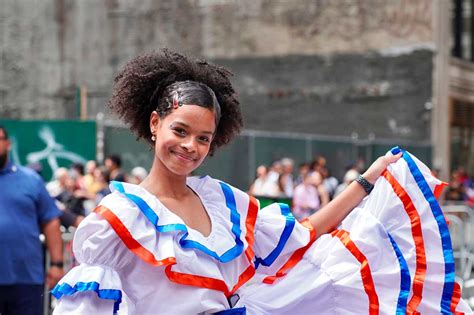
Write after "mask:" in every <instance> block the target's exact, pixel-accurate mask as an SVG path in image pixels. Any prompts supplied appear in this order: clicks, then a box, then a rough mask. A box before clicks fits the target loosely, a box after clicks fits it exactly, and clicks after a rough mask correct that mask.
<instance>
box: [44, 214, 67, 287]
mask: <svg viewBox="0 0 474 315" xmlns="http://www.w3.org/2000/svg"><path fill="white" fill-rule="evenodd" d="M59 227H60V223H59V218H55V219H52V220H50V221H48V222H46V223H44V224H43V225H42V228H43V234H44V236H45V238H46V247H47V248H48V251H49V255H50V258H51V263H52V264H51V266H49V268H48V278H47V280H46V282H47V285H48V287H49V288H50V289H52V288H53V287H54V286H55V285H56V283H58V281H59V280H60V279H61V278H62V276H63V275H64V269H63V267H62V264H63V261H64V260H63V239H62V236H61V230H60V228H59Z"/></svg>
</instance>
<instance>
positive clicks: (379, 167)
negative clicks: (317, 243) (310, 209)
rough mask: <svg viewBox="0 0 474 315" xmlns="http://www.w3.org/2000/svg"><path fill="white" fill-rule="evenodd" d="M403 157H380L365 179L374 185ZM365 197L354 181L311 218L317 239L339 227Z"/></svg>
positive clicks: (362, 189) (399, 155)
mask: <svg viewBox="0 0 474 315" xmlns="http://www.w3.org/2000/svg"><path fill="white" fill-rule="evenodd" d="M401 156H402V153H398V154H396V155H387V156H381V157H379V158H378V159H377V160H376V161H375V162H374V163H372V165H371V166H370V167H369V169H368V170H367V171H366V172H365V173H364V174H363V177H364V178H365V179H366V180H367V181H368V182H369V183H371V184H374V183H375V181H376V180H377V178H379V176H380V174H382V172H383V171H384V170H385V169H386V168H387V166H388V165H389V164H391V163H394V162H396V161H398V159H400V157H401ZM365 196H367V193H366V192H365V190H364V188H363V187H362V185H361V184H359V183H358V182H356V181H353V182H352V183H351V184H350V185H349V186H348V187H347V188H346V189H345V190H344V191H343V192H342V193H341V194H340V195H338V196H337V197H336V198H335V199H334V200H332V201H331V202H330V203H329V204H327V205H326V206H325V207H323V208H321V209H320V210H319V211H317V212H316V213H314V214H312V215H311V216H309V217H308V219H309V221H310V222H311V225H312V226H313V227H314V229H315V230H316V237H319V236H321V235H322V234H325V233H328V232H330V231H332V230H333V229H334V228H335V227H336V226H338V225H339V224H340V223H341V222H342V220H344V218H345V217H346V216H347V215H348V214H349V213H350V212H351V211H352V209H354V208H355V207H356V206H357V205H358V204H359V203H360V202H361V201H362V199H364V197H365Z"/></svg>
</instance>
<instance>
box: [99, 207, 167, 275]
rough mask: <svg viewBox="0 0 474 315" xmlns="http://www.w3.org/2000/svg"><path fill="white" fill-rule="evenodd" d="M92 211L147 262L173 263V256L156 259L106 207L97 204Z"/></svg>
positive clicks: (156, 264)
mask: <svg viewBox="0 0 474 315" xmlns="http://www.w3.org/2000/svg"><path fill="white" fill-rule="evenodd" d="M94 212H95V213H97V214H99V215H100V216H102V217H103V218H104V219H105V220H107V222H108V223H109V224H110V226H111V227H112V229H114V231H115V233H116V234H117V235H118V237H120V239H121V240H122V242H123V243H124V244H125V246H127V248H128V249H129V250H130V251H132V252H133V253H134V254H135V255H137V256H138V257H139V258H140V259H142V260H143V261H145V262H147V263H149V264H150V265H152V266H156V267H157V266H166V265H170V264H175V263H176V259H175V258H174V257H168V258H165V259H162V260H157V259H156V258H155V256H154V255H153V254H152V253H151V252H150V251H149V250H147V249H146V248H145V247H143V246H142V245H141V244H140V243H138V242H137V241H136V240H135V239H134V238H133V236H132V234H130V232H129V231H128V229H127V228H126V227H125V225H124V224H123V223H122V221H120V219H119V218H118V217H117V216H116V215H115V214H114V213H113V212H112V211H111V210H110V209H109V208H107V207H104V206H97V207H96V208H95V209H94Z"/></svg>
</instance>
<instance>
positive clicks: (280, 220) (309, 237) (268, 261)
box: [254, 203, 316, 283]
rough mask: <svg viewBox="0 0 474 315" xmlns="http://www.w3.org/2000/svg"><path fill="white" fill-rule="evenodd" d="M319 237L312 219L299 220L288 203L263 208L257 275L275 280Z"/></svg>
mask: <svg viewBox="0 0 474 315" xmlns="http://www.w3.org/2000/svg"><path fill="white" fill-rule="evenodd" d="M315 238H316V235H315V232H314V229H313V228H312V226H311V224H310V223H309V221H307V220H304V221H302V222H298V221H297V220H296V219H295V218H294V217H293V215H292V213H291V211H290V209H289V207H288V206H287V205H286V204H282V203H275V204H271V205H269V206H267V207H265V208H262V209H261V210H260V211H259V212H258V215H257V221H256V225H255V245H254V251H255V266H256V273H257V279H260V280H262V281H263V282H265V283H273V282H274V281H275V280H276V279H277V278H280V277H283V276H284V275H285V274H286V273H287V272H288V271H289V270H290V269H291V268H293V267H294V266H295V265H296V264H297V263H298V262H299V261H300V260H301V258H302V257H303V255H304V253H305V251H306V250H307V249H308V248H309V247H310V246H311V244H312V243H313V242H314V240H315Z"/></svg>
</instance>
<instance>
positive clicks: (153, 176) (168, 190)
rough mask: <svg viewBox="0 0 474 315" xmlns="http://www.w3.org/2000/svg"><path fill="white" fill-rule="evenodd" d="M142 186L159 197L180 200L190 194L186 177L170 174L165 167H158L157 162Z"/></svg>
mask: <svg viewBox="0 0 474 315" xmlns="http://www.w3.org/2000/svg"><path fill="white" fill-rule="evenodd" d="M140 186H142V187H143V188H145V189H146V190H148V191H149V192H151V193H152V194H154V195H155V196H157V197H167V198H173V199H174V198H176V199H180V198H182V197H184V196H187V195H188V194H189V193H190V191H189V188H188V187H187V186H186V176H180V175H176V174H174V173H172V172H170V171H169V170H168V169H166V168H165V167H164V166H163V165H157V161H156V160H155V161H154V162H153V165H152V167H151V169H150V173H149V175H148V176H147V177H146V178H145V179H144V180H143V182H142V183H141V184H140Z"/></svg>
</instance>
